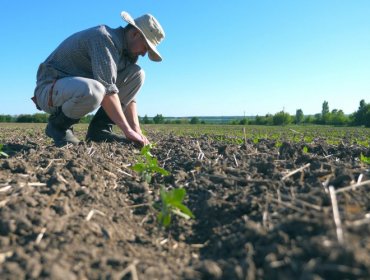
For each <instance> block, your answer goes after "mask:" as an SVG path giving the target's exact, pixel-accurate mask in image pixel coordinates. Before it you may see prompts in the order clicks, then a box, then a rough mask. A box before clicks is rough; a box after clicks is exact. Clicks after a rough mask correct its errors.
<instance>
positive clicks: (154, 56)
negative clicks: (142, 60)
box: [121, 11, 162, 61]
mask: <svg viewBox="0 0 370 280" xmlns="http://www.w3.org/2000/svg"><path fill="white" fill-rule="evenodd" d="M121 17H122V19H123V20H124V21H126V22H127V23H129V24H131V25H132V26H134V27H135V28H136V29H137V30H139V31H140V33H141V34H142V35H143V36H144V38H145V41H146V43H147V45H148V47H149V49H148V56H149V59H150V60H152V61H162V57H161V55H160V54H159V52H158V50H157V48H156V47H155V46H154V45H153V43H152V42H150V41H149V40H148V38H147V37H146V36H145V34H144V32H143V31H142V30H141V29H140V28H139V27H138V26H137V25H136V23H135V20H134V19H133V18H132V16H130V14H129V13H127V12H124V11H123V12H121Z"/></svg>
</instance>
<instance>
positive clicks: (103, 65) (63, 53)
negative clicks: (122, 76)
mask: <svg viewBox="0 0 370 280" xmlns="http://www.w3.org/2000/svg"><path fill="white" fill-rule="evenodd" d="M124 34H125V30H124V28H122V27H118V28H116V29H113V28H110V27H108V26H106V25H100V26H97V27H93V28H89V29H86V30H83V31H80V32H77V33H75V34H73V35H71V36H70V37H68V38H67V39H65V40H64V41H63V42H62V43H61V44H60V45H59V46H58V47H57V48H56V49H55V50H54V51H53V52H52V53H51V54H50V55H49V57H48V58H47V59H46V60H45V61H44V62H43V63H41V64H40V66H39V69H38V72H37V87H36V89H35V91H37V88H38V87H40V86H43V85H44V84H46V83H52V82H53V81H54V80H56V79H61V78H64V77H70V76H78V77H85V78H91V79H95V80H97V81H99V82H101V83H102V84H103V85H104V86H105V88H106V93H107V94H114V93H118V91H119V90H118V88H117V86H116V81H117V73H118V71H120V70H122V69H124V68H125V67H126V66H127V65H128V64H129V63H131V62H130V59H129V58H128V57H127V56H126V55H125V53H126V50H127V46H126V42H125V36H124Z"/></svg>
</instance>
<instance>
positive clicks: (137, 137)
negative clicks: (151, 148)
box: [124, 129, 149, 146]
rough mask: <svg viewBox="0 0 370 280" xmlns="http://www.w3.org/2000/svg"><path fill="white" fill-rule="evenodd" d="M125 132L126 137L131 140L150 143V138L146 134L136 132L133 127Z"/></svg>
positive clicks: (144, 143)
mask: <svg viewBox="0 0 370 280" xmlns="http://www.w3.org/2000/svg"><path fill="white" fill-rule="evenodd" d="M124 133H125V135H126V138H127V139H129V140H131V141H135V142H138V143H139V144H141V145H143V146H145V145H147V144H149V141H148V139H146V137H145V136H143V135H140V134H139V133H137V132H135V131H134V130H132V129H129V130H128V131H125V132H124Z"/></svg>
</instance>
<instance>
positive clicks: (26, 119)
mask: <svg viewBox="0 0 370 280" xmlns="http://www.w3.org/2000/svg"><path fill="white" fill-rule="evenodd" d="M15 121H16V122H17V123H32V122H33V117H32V115H30V114H22V115H19V116H18V117H17V118H16V120H15Z"/></svg>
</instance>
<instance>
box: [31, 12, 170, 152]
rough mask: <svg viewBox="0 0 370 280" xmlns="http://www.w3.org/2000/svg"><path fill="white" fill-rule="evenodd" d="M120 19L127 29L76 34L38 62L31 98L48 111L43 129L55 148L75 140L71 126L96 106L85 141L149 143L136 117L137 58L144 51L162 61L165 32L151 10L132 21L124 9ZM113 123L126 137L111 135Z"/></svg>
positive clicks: (140, 77) (103, 28) (139, 79)
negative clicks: (160, 49) (158, 49)
mask: <svg viewBox="0 0 370 280" xmlns="http://www.w3.org/2000/svg"><path fill="white" fill-rule="evenodd" d="M121 17H122V19H123V20H125V21H126V22H127V23H128V24H127V25H126V27H125V28H123V27H118V28H116V29H113V28H110V27H108V26H106V25H101V26H97V27H93V28H90V29H87V30H84V31H81V32H78V33H75V34H73V35H72V36H70V37H69V38H67V39H66V40H65V41H63V42H62V43H61V44H60V45H59V46H58V47H57V49H56V50H55V51H54V52H53V53H51V55H50V56H49V57H48V58H47V59H46V60H45V61H44V62H43V63H41V65H40V66H39V69H38V72H37V86H36V89H35V93H34V97H33V98H32V100H33V101H34V102H35V103H36V106H37V108H38V109H39V110H43V111H45V112H47V113H50V117H49V121H48V124H47V127H46V129H45V133H46V135H47V136H49V137H51V138H53V140H54V142H55V145H56V146H59V147H60V146H64V145H66V144H68V143H71V144H78V143H79V142H80V141H79V139H78V138H77V137H76V136H75V135H74V134H73V130H72V125H73V124H76V123H78V122H79V120H80V118H81V117H83V116H84V115H86V114H88V113H90V112H92V111H93V110H95V109H96V108H98V107H99V106H100V105H101V107H100V108H99V110H98V111H97V112H96V114H95V116H94V117H93V119H92V121H91V123H90V125H89V128H88V131H87V135H86V140H87V141H96V142H102V141H107V142H113V141H118V142H123V141H127V139H129V140H132V141H135V142H138V143H140V144H141V145H146V144H148V143H149V141H148V139H147V138H146V137H145V136H144V135H143V134H142V132H141V129H140V125H139V120H138V115H137V107H136V101H135V96H136V94H137V92H138V91H139V89H140V88H141V86H142V85H143V82H144V78H145V75H144V71H143V70H142V69H141V68H140V67H139V66H138V65H137V64H136V62H137V60H138V57H139V55H141V56H145V54H146V53H147V52H148V56H149V58H150V59H151V60H152V61H161V60H162V58H161V56H160V54H159V52H158V51H157V48H156V47H157V45H158V44H159V43H160V42H161V41H162V40H163V39H164V31H163V29H162V27H161V25H160V24H159V22H158V21H157V20H156V19H155V18H154V17H153V16H152V15H150V14H146V15H143V16H141V17H139V18H136V19H135V20H134V19H133V18H132V17H131V16H130V15H129V14H128V13H127V12H122V13H121ZM113 124H117V126H118V127H119V128H120V129H121V130H122V132H123V133H124V135H125V136H126V137H124V136H122V135H117V134H114V133H113V130H112V126H113Z"/></svg>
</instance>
